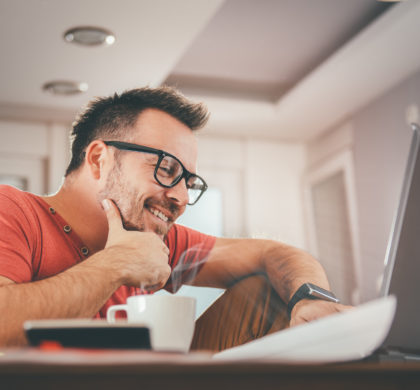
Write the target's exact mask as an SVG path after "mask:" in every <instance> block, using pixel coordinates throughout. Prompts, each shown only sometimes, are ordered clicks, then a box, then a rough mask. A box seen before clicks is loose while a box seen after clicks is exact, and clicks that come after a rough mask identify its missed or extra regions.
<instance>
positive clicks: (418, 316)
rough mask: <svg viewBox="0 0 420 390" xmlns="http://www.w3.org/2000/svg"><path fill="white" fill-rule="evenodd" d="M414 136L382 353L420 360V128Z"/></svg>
mask: <svg viewBox="0 0 420 390" xmlns="http://www.w3.org/2000/svg"><path fill="white" fill-rule="evenodd" d="M412 128H413V136H412V140H411V148H410V152H409V156H408V161H407V166H406V170H405V176H404V181H403V187H402V192H401V196H400V202H399V205H398V209H397V214H396V216H395V220H394V224H393V227H392V230H391V236H390V239H389V243H388V248H387V253H386V258H385V264H386V267H385V272H384V278H383V284H382V288H381V296H386V295H390V294H392V295H395V296H396V297H397V311H396V314H395V317H394V322H393V324H392V327H391V330H390V332H389V334H388V336H387V338H386V339H385V341H384V343H383V348H381V350H380V355H381V356H382V357H384V360H386V357H387V356H388V357H389V358H390V359H391V360H411V359H414V360H420V305H419V301H420V152H419V146H420V128H419V126H418V125H416V124H412Z"/></svg>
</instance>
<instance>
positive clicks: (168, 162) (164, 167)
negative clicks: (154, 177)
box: [158, 157, 182, 177]
mask: <svg viewBox="0 0 420 390" xmlns="http://www.w3.org/2000/svg"><path fill="white" fill-rule="evenodd" d="M180 172H182V168H181V166H180V165H179V163H178V162H177V161H176V160H174V159H173V158H171V157H165V158H164V159H163V160H162V161H161V162H160V165H159V169H158V174H159V176H162V177H175V176H177V175H178V174H179V173H180Z"/></svg>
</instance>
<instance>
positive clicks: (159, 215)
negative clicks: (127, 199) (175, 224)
mask: <svg viewBox="0 0 420 390" xmlns="http://www.w3.org/2000/svg"><path fill="white" fill-rule="evenodd" d="M147 209H148V210H149V211H150V212H151V213H152V214H153V215H154V216H155V217H157V218H159V219H160V220H161V221H163V222H168V221H169V218H168V217H167V216H166V215H165V214H163V213H162V212H161V211H159V210H156V209H154V208H153V207H148V208H147Z"/></svg>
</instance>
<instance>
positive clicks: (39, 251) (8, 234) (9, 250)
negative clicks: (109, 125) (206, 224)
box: [0, 185, 216, 317]
mask: <svg viewBox="0 0 420 390" xmlns="http://www.w3.org/2000/svg"><path fill="white" fill-rule="evenodd" d="M215 239H216V238H215V237H213V236H208V235H206V234H202V233H199V232H197V231H195V230H192V229H189V228H186V227H184V226H181V225H174V226H173V227H172V228H171V230H170V231H169V233H168V235H167V237H166V239H165V243H166V245H167V246H168V248H169V251H170V255H169V265H170V266H171V268H172V270H173V272H172V276H171V278H170V279H169V282H168V284H167V286H165V288H167V289H168V290H171V289H172V288H174V289H178V288H179V287H180V285H181V284H183V283H184V282H186V281H188V280H189V279H191V278H193V277H194V275H195V274H196V272H198V270H199V269H200V268H201V266H202V264H203V263H204V262H205V261H206V259H207V257H208V253H209V252H210V250H211V249H212V248H213V245H214V242H215ZM87 257H89V253H87V247H86V246H85V245H84V244H83V242H82V240H81V239H80V238H79V237H78V236H77V234H76V233H75V232H74V231H73V230H72V229H71V227H70V226H69V225H68V224H67V223H66V221H65V220H64V219H63V218H62V217H61V216H60V215H59V214H58V213H57V212H56V211H55V210H54V209H52V208H51V207H50V206H49V205H48V204H47V203H46V202H45V201H44V200H43V199H41V198H40V197H38V196H36V195H33V194H30V193H28V192H23V191H20V190H18V189H16V188H14V187H10V186H5V185H0V275H2V276H5V277H7V278H9V279H11V280H13V281H15V282H16V283H24V282H31V281H35V280H41V279H45V278H47V277H50V276H53V275H56V274H58V273H60V272H63V271H65V270H66V269H68V268H70V267H72V266H74V265H75V264H77V263H80V262H81V261H83V260H84V259H86V258H87ZM178 270H179V272H178ZM171 280H173V281H174V283H172V282H171ZM139 293H140V289H139V288H136V287H127V286H121V287H120V288H119V289H118V290H116V291H115V293H114V294H113V295H112V296H111V298H110V299H109V300H108V301H107V302H106V304H105V305H104V306H103V307H102V309H101V310H100V312H99V313H98V314H97V317H106V310H107V308H108V307H109V306H110V305H115V304H120V303H125V302H126V299H127V297H129V296H131V295H135V294H139Z"/></svg>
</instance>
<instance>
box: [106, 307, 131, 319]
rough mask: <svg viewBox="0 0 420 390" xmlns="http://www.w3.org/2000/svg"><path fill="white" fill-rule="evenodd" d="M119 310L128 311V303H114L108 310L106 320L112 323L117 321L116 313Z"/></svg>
mask: <svg viewBox="0 0 420 390" xmlns="http://www.w3.org/2000/svg"><path fill="white" fill-rule="evenodd" d="M117 311H125V312H126V313H127V305H114V306H110V307H109V308H108V311H107V312H106V320H107V321H108V322H110V323H114V322H115V313H116V312H117Z"/></svg>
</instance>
